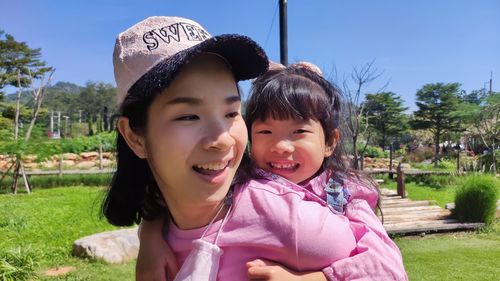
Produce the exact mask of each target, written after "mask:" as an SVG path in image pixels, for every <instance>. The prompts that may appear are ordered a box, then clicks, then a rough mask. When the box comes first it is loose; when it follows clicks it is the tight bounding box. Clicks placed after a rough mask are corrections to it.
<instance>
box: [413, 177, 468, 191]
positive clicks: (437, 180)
mask: <svg viewBox="0 0 500 281" xmlns="http://www.w3.org/2000/svg"><path fill="white" fill-rule="evenodd" d="M463 180H464V178H463V177H460V176H457V175H406V177H405V182H407V183H408V182H414V183H416V184H417V185H425V186H429V187H432V188H436V189H439V188H444V187H447V186H450V185H459V184H460V183H461V182H462V181H463Z"/></svg>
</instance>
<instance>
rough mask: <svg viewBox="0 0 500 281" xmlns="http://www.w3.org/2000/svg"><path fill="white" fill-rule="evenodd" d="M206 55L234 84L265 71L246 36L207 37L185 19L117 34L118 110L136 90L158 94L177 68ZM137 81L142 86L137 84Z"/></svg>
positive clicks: (162, 19) (161, 19)
mask: <svg viewBox="0 0 500 281" xmlns="http://www.w3.org/2000/svg"><path fill="white" fill-rule="evenodd" d="M205 52H208V53H214V54H216V55H219V56H221V57H223V58H224V59H225V60H226V61H227V62H228V63H229V65H230V67H231V70H232V72H233V75H234V77H235V79H236V81H240V80H246V79H251V78H255V77H257V76H259V75H260V74H262V73H264V72H266V71H267V68H268V59H267V56H266V54H265V52H264V50H263V49H262V48H261V47H260V46H259V45H258V44H257V43H256V42H255V41H253V40H252V39H250V38H248V37H246V36H242V35H237V34H224V35H219V36H214V37H212V36H211V35H210V34H209V33H208V32H207V31H206V30H205V29H204V28H203V27H202V26H201V25H199V24H198V23H196V22H195V21H192V20H190V19H185V18H180V17H166V16H154V17H149V18H147V19H145V20H143V21H141V22H139V23H137V24H135V25H134V26H132V27H130V28H129V29H127V30H125V31H124V32H122V33H120V34H119V35H118V38H117V39H116V43H115V50H114V53H113V65H114V70H115V80H116V84H117V102H118V104H121V103H122V102H123V100H124V99H125V97H126V96H127V94H128V92H129V90H130V89H131V88H133V87H134V86H137V84H140V87H141V88H142V89H144V90H146V91H145V92H148V93H152V92H160V91H162V90H163V89H165V88H166V87H168V85H169V84H170V82H171V81H172V80H173V79H174V78H175V77H176V76H177V74H178V73H179V72H180V70H181V68H182V66H184V65H185V64H186V63H188V62H189V61H190V60H191V59H192V58H193V57H194V56H196V55H197V54H200V53H205ZM139 80H141V82H143V83H136V82H138V81H139ZM137 87H139V86H137ZM139 90H141V89H139Z"/></svg>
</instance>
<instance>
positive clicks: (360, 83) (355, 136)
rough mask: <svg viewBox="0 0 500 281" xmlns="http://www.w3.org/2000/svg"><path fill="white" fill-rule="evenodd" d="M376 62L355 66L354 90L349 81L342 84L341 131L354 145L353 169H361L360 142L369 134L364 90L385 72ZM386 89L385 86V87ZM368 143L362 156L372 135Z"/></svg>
mask: <svg viewBox="0 0 500 281" xmlns="http://www.w3.org/2000/svg"><path fill="white" fill-rule="evenodd" d="M374 63H375V61H371V62H369V63H367V64H364V65H363V66H361V67H357V66H355V67H354V68H353V71H352V73H351V79H350V80H351V83H352V84H354V89H352V88H351V87H350V86H349V83H348V81H347V79H344V81H343V82H342V86H343V92H344V97H345V100H344V102H343V104H342V118H341V129H343V131H344V133H345V135H346V137H347V138H349V140H350V142H351V144H352V153H353V157H354V159H353V168H354V169H361V168H362V163H361V160H362V159H361V157H360V153H359V152H358V147H357V145H358V141H359V138H360V136H361V135H364V134H366V133H367V129H368V122H366V120H367V119H366V118H365V114H366V111H365V105H364V103H363V102H362V94H363V91H364V88H365V87H366V86H367V85H368V84H370V83H371V82H373V81H375V80H376V79H377V78H379V77H380V76H381V75H382V74H383V72H382V71H379V70H378V69H376V68H375V67H374V66H373V64H374ZM386 85H387V84H386ZM383 88H385V86H384V87H383ZM365 139H366V142H365V145H364V148H363V149H362V150H361V155H362V154H363V151H364V150H365V149H366V146H367V145H368V141H369V139H370V135H367V136H366V137H365Z"/></svg>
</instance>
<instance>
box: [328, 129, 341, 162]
mask: <svg viewBox="0 0 500 281" xmlns="http://www.w3.org/2000/svg"><path fill="white" fill-rule="evenodd" d="M325 141H326V146H325V158H327V157H330V156H331V155H332V154H333V151H334V150H335V147H336V146H337V142H338V141H339V130H338V129H335V130H333V131H332V138H331V139H330V140H329V141H327V140H325Z"/></svg>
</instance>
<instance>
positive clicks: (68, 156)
mask: <svg viewBox="0 0 500 281" xmlns="http://www.w3.org/2000/svg"><path fill="white" fill-rule="evenodd" d="M78 158H80V156H78V154H75V153H63V155H62V159H63V160H72V161H76V160H78Z"/></svg>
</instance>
